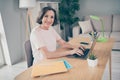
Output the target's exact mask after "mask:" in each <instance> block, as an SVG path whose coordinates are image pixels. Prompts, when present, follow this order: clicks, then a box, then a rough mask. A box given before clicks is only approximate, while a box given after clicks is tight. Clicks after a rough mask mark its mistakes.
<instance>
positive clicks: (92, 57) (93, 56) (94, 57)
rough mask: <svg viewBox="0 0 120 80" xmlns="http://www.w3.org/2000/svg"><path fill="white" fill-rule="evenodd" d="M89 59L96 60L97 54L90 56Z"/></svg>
mask: <svg viewBox="0 0 120 80" xmlns="http://www.w3.org/2000/svg"><path fill="white" fill-rule="evenodd" d="M88 58H89V59H91V60H95V59H96V58H97V57H96V55H95V54H93V53H91V54H90V55H89V56H88Z"/></svg>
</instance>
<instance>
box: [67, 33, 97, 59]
mask: <svg viewBox="0 0 120 80" xmlns="http://www.w3.org/2000/svg"><path fill="white" fill-rule="evenodd" d="M98 37H99V35H97V37H96V38H95V39H94V41H93V42H92V45H91V47H90V48H87V49H85V50H84V51H83V54H84V55H78V54H73V55H70V56H68V57H70V58H81V59H87V57H88V55H89V54H90V53H91V52H92V51H93V49H94V47H95V44H96V40H97V39H98ZM85 43H86V42H85ZM81 50H82V49H81Z"/></svg>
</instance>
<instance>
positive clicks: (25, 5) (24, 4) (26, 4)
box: [19, 0, 36, 38]
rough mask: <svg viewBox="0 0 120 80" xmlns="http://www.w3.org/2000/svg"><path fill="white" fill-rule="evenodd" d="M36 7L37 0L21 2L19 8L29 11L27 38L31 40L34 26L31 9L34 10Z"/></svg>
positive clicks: (21, 0)
mask: <svg viewBox="0 0 120 80" xmlns="http://www.w3.org/2000/svg"><path fill="white" fill-rule="evenodd" d="M35 5H36V0H19V8H24V9H26V10H27V13H26V38H29V35H30V32H31V25H32V20H31V18H32V16H31V12H30V9H29V8H33V7H34V6H35Z"/></svg>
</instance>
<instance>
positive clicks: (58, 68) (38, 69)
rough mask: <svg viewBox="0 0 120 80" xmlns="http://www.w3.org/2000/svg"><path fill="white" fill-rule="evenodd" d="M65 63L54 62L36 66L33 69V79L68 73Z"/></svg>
mask: <svg viewBox="0 0 120 80" xmlns="http://www.w3.org/2000/svg"><path fill="white" fill-rule="evenodd" d="M67 71H68V69H67V68H66V66H65V64H64V61H53V62H46V63H41V64H36V65H34V66H33V67H32V73H31V77H37V76H45V75H49V74H55V73H61V72H67Z"/></svg>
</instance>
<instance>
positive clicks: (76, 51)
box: [70, 48, 84, 56]
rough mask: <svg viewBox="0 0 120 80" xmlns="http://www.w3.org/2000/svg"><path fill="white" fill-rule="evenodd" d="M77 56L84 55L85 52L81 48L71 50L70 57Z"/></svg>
mask: <svg viewBox="0 0 120 80" xmlns="http://www.w3.org/2000/svg"><path fill="white" fill-rule="evenodd" d="M73 54H77V55H80V56H81V55H84V54H83V50H82V49H79V48H74V49H73V50H70V55H73Z"/></svg>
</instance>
